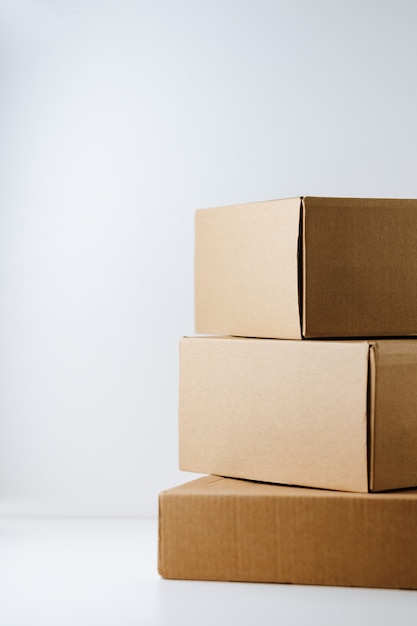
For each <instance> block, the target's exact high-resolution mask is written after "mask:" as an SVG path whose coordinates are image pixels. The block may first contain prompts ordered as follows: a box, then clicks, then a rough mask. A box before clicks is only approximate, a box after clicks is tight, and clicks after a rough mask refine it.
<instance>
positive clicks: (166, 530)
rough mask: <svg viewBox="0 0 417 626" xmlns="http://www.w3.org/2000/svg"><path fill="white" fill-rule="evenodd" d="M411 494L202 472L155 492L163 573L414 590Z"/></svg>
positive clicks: (416, 555)
mask: <svg viewBox="0 0 417 626" xmlns="http://www.w3.org/2000/svg"><path fill="white" fill-rule="evenodd" d="M416 524H417V492H416V491H412V492H396V493H388V494H347V493H340V492H333V491H320V490H314V489H301V488H299V489H297V488H293V487H282V486H278V485H267V484H260V483H252V482H246V481H239V480H232V479H220V478H217V479H216V478H214V477H205V478H201V479H199V480H196V481H193V482H192V483H188V484H186V485H182V486H181V487H177V488H175V489H171V490H169V491H165V492H163V493H161V495H160V512H159V572H160V574H161V575H162V576H164V577H165V578H178V579H199V580H233V581H247V582H277V583H298V584H316V585H344V586H360V587H381V588H405V589H417V533H416Z"/></svg>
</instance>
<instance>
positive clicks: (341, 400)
mask: <svg viewBox="0 0 417 626" xmlns="http://www.w3.org/2000/svg"><path fill="white" fill-rule="evenodd" d="M179 395H180V402H179V460H180V469H182V470H186V471H191V472H198V473H201V474H217V475H220V476H229V477H235V478H246V479H249V480H258V481H266V482H273V483H281V484H290V485H301V486H306V487H320V488H326V489H337V490H342V491H356V492H367V491H368V490H370V491H384V490H389V489H400V488H406V487H415V486H417V340H412V339H409V340H374V341H372V340H368V341H364V340H352V341H347V340H345V341H341V340H339V341H318V340H316V341H314V340H309V341H289V340H277V339H247V338H246V339H245V338H233V337H228V338H221V337H191V338H184V339H182V341H181V345H180V394H179Z"/></svg>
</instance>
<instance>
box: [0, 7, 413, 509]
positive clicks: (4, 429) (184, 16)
mask: <svg viewBox="0 0 417 626" xmlns="http://www.w3.org/2000/svg"><path fill="white" fill-rule="evenodd" d="M416 24H417V3H416V2H414V1H413V0H410V1H406V0H395V1H394V0H392V1H389V2H388V1H381V0H375V1H373V0H361V1H359V0H341V1H337V0H335V1H331V0H328V1H324V0H305V1H300V0H299V1H297V0H286V1H280V0H270V1H268V0H206V1H204V0H202V1H200V2H197V1H195V0H188V1H187V0H178V1H175V0H172V1H169V0H136V1H133V0H131V1H128V0H61V1H59V0H58V1H53V0H27V1H26V2H25V1H22V0H1V1H0V49H1V54H0V61H1V62H0V80H1V82H0V89H1V91H0V93H1V98H0V138H1V139H0V164H1V167H0V207H1V208H0V220H1V221H0V259H1V262H0V411H1V413H0V513H3V514H18V513H23V514H26V513H27V514H43V513H47V514H48V513H52V514H60V513H72V514H97V515H101V514H111V515H153V514H155V513H156V505H157V493H158V491H159V490H160V489H163V488H165V487H170V486H172V485H174V484H175V483H179V482H183V481H185V480H188V479H189V478H190V477H191V476H190V475H188V474H181V473H179V472H178V471H177V377H178V362H177V361H178V358H177V348H178V339H179V337H180V336H181V335H182V334H192V333H193V292H192V290H193V285H192V281H193V269H192V264H193V258H192V257H193V212H194V209H195V208H197V207H206V206H215V205H220V204H231V203H237V202H249V201H255V200H266V199H271V198H279V197H286V196H293V195H298V194H316V195H319V194H321V195H342V196H343V195H347V196H355V195H356V196H392V197H417V177H416V176H415V171H416V145H417V123H416V118H417V115H416V111H417V87H416V78H415V73H416V60H417V43H416V36H415V33H416V31H415V29H416Z"/></svg>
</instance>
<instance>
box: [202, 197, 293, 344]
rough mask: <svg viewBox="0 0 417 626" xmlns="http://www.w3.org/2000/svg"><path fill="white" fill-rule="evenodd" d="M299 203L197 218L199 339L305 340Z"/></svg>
mask: <svg viewBox="0 0 417 626" xmlns="http://www.w3.org/2000/svg"><path fill="white" fill-rule="evenodd" d="M299 226H300V198H295V199H290V200H281V201H273V202H260V203H255V204H247V205H241V206H233V207H222V208H218V209H203V210H199V211H197V212H196V222H195V238H196V240H195V320H196V322H195V323H196V330H197V332H199V333H217V334H224V335H244V336H260V337H262V336H265V337H269V336H270V337H275V336H277V335H276V334H277V331H278V329H279V334H280V336H281V337H288V338H296V339H300V338H301V324H300V317H299V296H298V259H297V255H298V239H299Z"/></svg>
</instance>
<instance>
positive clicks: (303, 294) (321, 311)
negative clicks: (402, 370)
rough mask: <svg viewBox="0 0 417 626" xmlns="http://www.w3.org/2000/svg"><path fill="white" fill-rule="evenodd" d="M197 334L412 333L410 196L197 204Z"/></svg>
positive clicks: (415, 313) (416, 238) (414, 263)
mask: <svg viewBox="0 0 417 626" xmlns="http://www.w3.org/2000/svg"><path fill="white" fill-rule="evenodd" d="M195 315H196V332H198V333H208V334H210V333H214V334H224V335H238V336H239V335H240V336H245V337H272V338H282V339H304V338H307V337H310V338H313V337H389V336H407V335H416V334H417V200H383V199H352V198H316V197H309V196H307V197H301V198H300V197H299V198H291V199H286V200H273V201H270V202H259V203H253V204H244V205H238V206H229V207H220V208H213V209H200V210H198V211H196V240H195Z"/></svg>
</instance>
